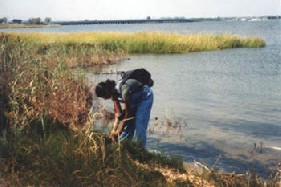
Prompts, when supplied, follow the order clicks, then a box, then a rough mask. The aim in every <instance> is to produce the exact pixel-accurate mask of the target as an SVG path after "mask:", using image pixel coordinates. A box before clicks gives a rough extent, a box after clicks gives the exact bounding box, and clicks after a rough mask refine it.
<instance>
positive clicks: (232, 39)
mask: <svg viewBox="0 0 281 187" xmlns="http://www.w3.org/2000/svg"><path fill="white" fill-rule="evenodd" d="M15 35H19V34H15ZM20 37H21V38H22V39H23V40H27V41H28V42H30V43H38V44H43V45H46V46H47V45H50V44H64V45H73V46H77V45H88V46H91V47H95V48H102V49H105V50H109V51H117V50H119V51H120V50H122V51H125V52H127V53H130V54H131V53H186V52H198V51H210V50H219V49H227V48H239V47H250V48H257V47H264V46H265V42H264V41H263V40H262V39H259V38H256V37H240V36H235V35H228V34H225V35H203V34H200V35H180V34H170V33H71V34H61V33H56V34H54V33H51V34H49V33H33V34H30V33H25V34H24V33H22V34H20Z"/></svg>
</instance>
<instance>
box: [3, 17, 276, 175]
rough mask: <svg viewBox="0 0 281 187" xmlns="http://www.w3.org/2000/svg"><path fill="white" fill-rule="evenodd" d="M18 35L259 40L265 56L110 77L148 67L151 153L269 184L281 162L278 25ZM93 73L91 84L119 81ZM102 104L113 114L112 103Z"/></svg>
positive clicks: (227, 57)
mask: <svg viewBox="0 0 281 187" xmlns="http://www.w3.org/2000/svg"><path fill="white" fill-rule="evenodd" d="M2 31H3V30H2ZM5 31H7V32H8V31H15V30H11V29H5ZM16 31H20V32H22V31H23V32H26V31H28V32H29V31H31V32H34V31H40V32H42V31H43V32H84V31H95V32H96V31H102V32H112V31H118V32H143V31H164V32H173V33H183V34H194V33H215V34H221V33H230V34H237V35H242V36H258V37H261V38H263V39H264V40H265V41H266V44H267V45H266V47H265V48H261V49H228V50H222V51H214V52H199V53H188V54H175V55H139V56H131V57H130V60H127V61H125V62H122V63H121V64H116V65H111V66H108V67H107V68H106V69H105V70H104V71H114V72H115V71H121V70H129V69H133V68H140V67H144V68H147V69H148V70H149V71H150V72H151V73H152V77H153V79H154V80H155V86H154V87H153V90H154V93H155V103H154V106H153V110H152V119H151V123H150V132H151V133H150V134H149V139H148V148H150V149H157V150H160V151H162V152H163V153H167V154H172V155H180V156H182V157H183V158H184V159H185V160H186V161H190V160H193V159H195V160H196V161H201V162H203V163H205V164H206V165H208V167H214V168H217V169H220V170H223V171H227V172H232V171H236V172H240V173H245V172H246V171H248V170H250V169H255V171H256V172H258V173H259V174H260V175H262V176H264V177H267V176H269V175H270V174H271V169H273V168H275V167H276V166H277V164H278V162H281V151H280V150H278V148H281V86H280V83H281V22H280V21H265V22H241V21H235V22H198V23H186V24H143V25H84V26H63V27H59V28H44V29H38V28H37V29H28V30H26V29H18V30H16ZM90 72H91V70H89V74H88V76H89V77H90V79H91V80H92V82H93V84H94V83H96V82H97V81H98V80H105V79H106V78H112V79H116V78H117V77H116V75H101V76H96V75H93V74H92V73H90ZM104 104H105V105H106V106H107V107H108V108H109V109H110V108H112V106H111V103H109V102H104ZM154 117H158V118H159V120H158V121H156V120H154ZM167 119H171V120H172V126H171V127H169V128H166V127H165V124H167V123H165V121H166V120H167ZM159 123H161V124H162V125H158V124H159ZM160 126H161V128H160ZM261 153H262V154H261Z"/></svg>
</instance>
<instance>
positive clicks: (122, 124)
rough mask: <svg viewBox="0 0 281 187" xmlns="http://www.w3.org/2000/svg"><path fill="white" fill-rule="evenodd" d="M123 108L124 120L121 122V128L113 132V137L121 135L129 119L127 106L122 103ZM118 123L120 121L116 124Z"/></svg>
mask: <svg viewBox="0 0 281 187" xmlns="http://www.w3.org/2000/svg"><path fill="white" fill-rule="evenodd" d="M124 108H125V115H124V118H123V119H122V120H121V128H119V129H118V130H115V132H114V134H115V135H118V134H121V132H122V130H123V129H124V127H125V124H126V121H127V119H129V110H128V105H127V104H126V103H124ZM119 121H120V120H118V123H119Z"/></svg>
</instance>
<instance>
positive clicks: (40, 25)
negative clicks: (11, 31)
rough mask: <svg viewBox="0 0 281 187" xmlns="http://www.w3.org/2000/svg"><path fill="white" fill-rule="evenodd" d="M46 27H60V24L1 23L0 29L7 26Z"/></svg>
mask: <svg viewBox="0 0 281 187" xmlns="http://www.w3.org/2000/svg"><path fill="white" fill-rule="evenodd" d="M45 27H60V25H58V24H51V25H44V24H39V25H38V24H15V23H13V24H0V29H5V28H45Z"/></svg>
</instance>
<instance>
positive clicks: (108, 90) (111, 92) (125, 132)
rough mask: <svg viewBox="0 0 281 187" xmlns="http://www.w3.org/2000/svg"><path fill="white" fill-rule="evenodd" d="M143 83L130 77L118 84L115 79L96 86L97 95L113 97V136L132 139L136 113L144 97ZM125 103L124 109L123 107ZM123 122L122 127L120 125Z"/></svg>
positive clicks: (105, 97) (121, 139)
mask: <svg viewBox="0 0 281 187" xmlns="http://www.w3.org/2000/svg"><path fill="white" fill-rule="evenodd" d="M142 91H143V85H142V83H140V82H139V81H137V80H135V79H129V80H127V81H126V83H125V84H122V85H121V84H116V82H115V81H114V80H106V81H104V82H100V83H99V84H98V85H97V86H96V90H95V92H96V95H97V97H101V98H103V99H111V100H112V101H113V104H114V114H115V121H114V125H113V130H112V132H111V137H112V139H113V140H116V139H117V137H119V139H120V141H123V140H125V139H129V140H132V139H133V137H134V132H135V115H136V112H137V109H138V105H139V103H140V101H141V99H142V94H143V92H142ZM120 102H121V103H124V110H122V108H121V104H120ZM119 124H121V128H120V127H119Z"/></svg>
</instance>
